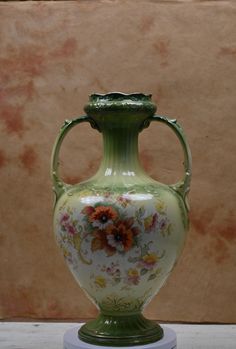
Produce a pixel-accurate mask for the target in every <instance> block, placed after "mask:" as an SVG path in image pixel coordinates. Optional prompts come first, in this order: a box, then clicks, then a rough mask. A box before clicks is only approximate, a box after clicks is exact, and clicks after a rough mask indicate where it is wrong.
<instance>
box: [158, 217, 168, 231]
mask: <svg viewBox="0 0 236 349" xmlns="http://www.w3.org/2000/svg"><path fill="white" fill-rule="evenodd" d="M159 226H160V229H161V230H162V231H163V230H165V229H166V228H167V221H166V219H164V218H163V219H162V220H161V221H160V224H159Z"/></svg>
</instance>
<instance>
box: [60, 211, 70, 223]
mask: <svg viewBox="0 0 236 349" xmlns="http://www.w3.org/2000/svg"><path fill="white" fill-rule="evenodd" d="M69 218H70V216H69V215H68V213H63V215H62V216H61V223H63V222H67V221H68V219H69Z"/></svg>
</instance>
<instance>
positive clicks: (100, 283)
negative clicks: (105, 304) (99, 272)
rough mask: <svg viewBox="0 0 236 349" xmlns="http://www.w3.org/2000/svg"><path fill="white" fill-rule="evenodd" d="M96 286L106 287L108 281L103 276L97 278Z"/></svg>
mask: <svg viewBox="0 0 236 349" xmlns="http://www.w3.org/2000/svg"><path fill="white" fill-rule="evenodd" d="M95 284H96V285H97V286H99V287H101V288H104V287H106V279H105V278H104V277H103V276H97V277H96V279H95Z"/></svg>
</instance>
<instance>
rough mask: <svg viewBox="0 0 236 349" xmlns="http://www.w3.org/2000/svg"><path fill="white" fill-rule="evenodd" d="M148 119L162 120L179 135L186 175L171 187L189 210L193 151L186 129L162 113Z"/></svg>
mask: <svg viewBox="0 0 236 349" xmlns="http://www.w3.org/2000/svg"><path fill="white" fill-rule="evenodd" d="M148 121H149V123H150V122H151V121H158V122H162V123H164V124H166V125H167V126H169V127H170V128H171V129H172V130H173V131H174V133H175V134H176V135H177V137H178V139H179V141H180V143H181V145H182V148H183V151H184V171H185V176H184V178H183V179H182V180H181V181H179V182H177V183H175V184H172V185H170V187H171V188H172V189H174V190H175V191H176V192H178V193H179V194H180V195H181V197H182V198H183V200H184V202H185V205H186V208H187V210H188V211H189V204H188V201H187V194H188V192H189V190H190V182H191V176H192V157H191V151H190V148H189V145H188V143H187V140H186V137H185V135H184V131H183V129H182V127H181V126H180V124H179V123H178V122H177V120H175V119H172V120H170V119H168V118H166V117H165V116H162V115H154V116H152V117H151V118H149V119H148Z"/></svg>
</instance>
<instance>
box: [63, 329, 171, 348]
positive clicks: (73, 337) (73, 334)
mask: <svg viewBox="0 0 236 349" xmlns="http://www.w3.org/2000/svg"><path fill="white" fill-rule="evenodd" d="M163 329H164V336H163V338H162V339H160V340H159V341H157V342H154V343H150V344H146V345H145V346H135V345H134V346H133V347H132V349H144V348H145V349H177V344H176V334H175V332H174V331H173V330H172V329H170V328H168V327H164V328H163ZM63 348H64V349H100V348H101V347H99V346H96V345H93V344H89V343H85V342H83V341H81V339H79V338H78V327H76V328H72V329H71V330H68V331H67V332H66V333H65V335H64V345H63ZM122 349H125V347H122Z"/></svg>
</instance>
